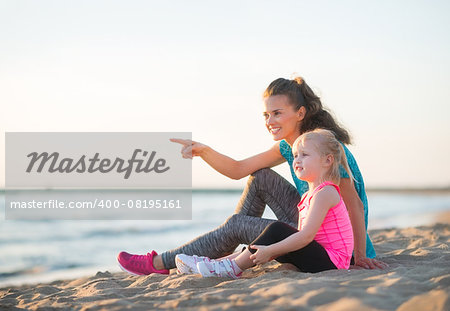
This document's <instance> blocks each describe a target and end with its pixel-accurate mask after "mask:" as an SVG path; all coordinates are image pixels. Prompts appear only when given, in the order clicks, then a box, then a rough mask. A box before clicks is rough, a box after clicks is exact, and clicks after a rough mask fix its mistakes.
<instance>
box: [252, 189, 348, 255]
mask: <svg viewBox="0 0 450 311" xmlns="http://www.w3.org/2000/svg"><path fill="white" fill-rule="evenodd" d="M339 201H340V197H339V193H338V192H337V191H336V189H335V188H334V187H332V186H326V187H324V188H323V189H321V190H320V191H319V192H317V193H316V194H315V195H314V197H313V198H312V200H311V206H310V209H309V212H308V215H307V216H306V219H305V224H304V225H303V227H302V228H301V230H300V231H299V232H297V233H294V234H292V235H290V236H289V237H287V238H285V239H284V240H282V241H280V242H277V243H274V244H272V245H269V246H264V247H260V246H258V245H254V246H253V245H252V246H250V247H251V248H254V249H258V251H257V252H256V253H254V254H253V255H251V256H250V259H253V260H254V263H255V264H260V263H264V262H267V261H268V260H269V259H271V258H276V257H278V256H281V255H283V254H286V253H289V252H293V251H296V250H298V249H301V248H303V247H305V246H306V245H308V244H309V243H311V242H312V241H313V240H314V237H315V236H316V233H317V231H318V230H319V228H320V226H321V225H322V222H323V220H324V219H325V216H326V215H327V213H328V210H329V209H330V208H332V207H333V206H335V205H336V204H338V203H339ZM299 229H300V228H299Z"/></svg>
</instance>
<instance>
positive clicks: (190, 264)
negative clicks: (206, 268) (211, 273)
mask: <svg viewBox="0 0 450 311" xmlns="http://www.w3.org/2000/svg"><path fill="white" fill-rule="evenodd" d="M204 261H205V262H211V261H215V260H214V259H209V258H208V257H204V256H197V255H194V256H188V255H185V254H178V255H176V256H175V264H176V265H177V273H178V274H199V273H200V272H198V270H197V263H199V262H204Z"/></svg>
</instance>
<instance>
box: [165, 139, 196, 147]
mask: <svg viewBox="0 0 450 311" xmlns="http://www.w3.org/2000/svg"><path fill="white" fill-rule="evenodd" d="M170 141H171V142H173V143H178V144H182V145H183V146H188V145H192V141H191V140H189V139H181V138H171V139H170Z"/></svg>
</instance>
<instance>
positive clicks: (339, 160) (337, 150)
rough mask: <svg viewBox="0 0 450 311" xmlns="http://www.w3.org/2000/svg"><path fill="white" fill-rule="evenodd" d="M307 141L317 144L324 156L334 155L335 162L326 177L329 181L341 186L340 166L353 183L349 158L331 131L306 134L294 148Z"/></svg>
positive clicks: (298, 140) (295, 143) (320, 130)
mask: <svg viewBox="0 0 450 311" xmlns="http://www.w3.org/2000/svg"><path fill="white" fill-rule="evenodd" d="M306 140H311V141H314V142H315V143H316V147H317V150H318V151H319V153H320V154H321V155H322V156H328V155H332V156H333V158H334V161H333V163H332V165H331V167H330V170H329V172H328V174H327V176H325V177H326V178H327V179H328V180H331V181H333V182H334V183H335V184H336V185H339V182H340V181H341V174H340V170H339V168H340V166H341V165H342V166H343V168H344V169H345V171H346V172H347V174H348V176H349V177H350V180H351V181H352V182H353V174H352V171H351V170H350V167H349V166H348V163H347V157H346V156H345V151H344V147H343V146H342V144H341V143H340V142H339V141H338V140H337V139H336V136H335V134H334V133H333V132H332V131H330V130H325V129H315V130H314V131H310V132H306V133H303V134H302V135H300V137H298V138H297V140H296V141H295V142H294V145H293V146H294V147H296V146H297V144H299V143H303V142H304V141H306Z"/></svg>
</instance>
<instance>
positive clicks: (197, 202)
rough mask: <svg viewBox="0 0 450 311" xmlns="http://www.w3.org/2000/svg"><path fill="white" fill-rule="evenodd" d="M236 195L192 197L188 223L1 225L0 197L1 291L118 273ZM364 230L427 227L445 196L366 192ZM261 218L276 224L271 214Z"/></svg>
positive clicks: (220, 214) (203, 226)
mask: <svg viewBox="0 0 450 311" xmlns="http://www.w3.org/2000/svg"><path fill="white" fill-rule="evenodd" d="M240 194H241V193H240V191H228V190H224V191H194V192H193V195H192V206H193V211H192V220H183V221H181V220H177V221H175V220H171V221H161V220H158V221H151V220H146V221H144V220H140V221H131V220H108V221H100V220H90V221H88V220H47V221H43V220H40V221H37V220H33V221H31V220H27V221H25V220H5V219H4V209H5V206H4V194H0V202H1V206H0V212H1V215H0V286H2V287H3V286H8V285H17V284H25V283H37V282H49V281H52V280H56V279H66V278H75V277H80V276H85V275H91V274H93V273H95V272H97V271H105V270H108V271H110V272H116V271H120V268H119V267H118V265H117V263H116V256H117V254H118V253H119V252H120V251H122V250H126V251H128V252H131V253H141V254H144V253H146V252H148V251H151V250H152V249H155V250H156V251H158V252H162V251H164V250H167V249H171V248H174V247H177V246H179V245H181V244H182V243H184V242H187V241H189V240H191V239H192V238H195V237H197V236H198V235H200V234H202V233H205V232H207V231H209V230H211V229H213V228H215V227H217V226H218V225H220V224H221V223H222V222H223V221H224V220H225V219H226V218H227V217H229V216H230V215H231V214H232V213H233V211H234V208H235V206H236V203H237V202H238V200H239V197H240ZM368 197H369V230H370V229H378V228H388V227H409V226H418V225H426V224H430V223H433V222H435V221H437V220H438V219H437V215H439V214H440V213H442V212H444V211H450V193H448V192H444V193H443V192H436V193H424V192H422V193H421V192H417V193H411V192H398V193H395V192H385V193H383V192H369V193H368ZM263 217H266V218H275V216H274V215H273V213H272V212H271V211H270V209H266V212H265V214H264V216H263Z"/></svg>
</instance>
